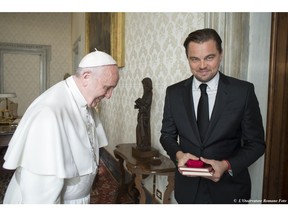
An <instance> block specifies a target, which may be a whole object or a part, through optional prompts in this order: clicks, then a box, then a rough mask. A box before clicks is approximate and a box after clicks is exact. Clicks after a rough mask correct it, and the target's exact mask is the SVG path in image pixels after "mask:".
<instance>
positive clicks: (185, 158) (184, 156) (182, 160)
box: [176, 151, 199, 167]
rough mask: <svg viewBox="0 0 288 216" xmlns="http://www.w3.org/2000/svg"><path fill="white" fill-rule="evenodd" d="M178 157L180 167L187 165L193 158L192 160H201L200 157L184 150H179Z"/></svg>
mask: <svg viewBox="0 0 288 216" xmlns="http://www.w3.org/2000/svg"><path fill="white" fill-rule="evenodd" d="M176 159H177V160H178V167H179V166H185V164H186V162H187V161H188V160H189V159H191V160H199V158H198V157H196V156H195V155H192V154H190V153H183V152H182V151H178V152H177V153H176Z"/></svg>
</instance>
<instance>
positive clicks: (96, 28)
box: [85, 12, 125, 67]
mask: <svg viewBox="0 0 288 216" xmlns="http://www.w3.org/2000/svg"><path fill="white" fill-rule="evenodd" d="M85 19H86V38H85V42H86V43H85V44H86V48H85V50H86V53H89V52H92V51H94V50H95V48H96V49H97V50H99V51H103V52H106V53H108V54H110V55H111V56H112V57H113V58H114V59H115V60H116V62H117V65H118V67H124V66H125V44H124V42H125V13H123V12H115V13H109V12H97V13H86V17H85Z"/></svg>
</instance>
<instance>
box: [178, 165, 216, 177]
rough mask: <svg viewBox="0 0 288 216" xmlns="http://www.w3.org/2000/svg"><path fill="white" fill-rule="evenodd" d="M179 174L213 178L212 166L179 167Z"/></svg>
mask: <svg viewBox="0 0 288 216" xmlns="http://www.w3.org/2000/svg"><path fill="white" fill-rule="evenodd" d="M178 170H179V172H180V173H181V174H182V175H186V176H213V169H212V167H211V166H206V167H201V168H194V167H186V166H181V167H178Z"/></svg>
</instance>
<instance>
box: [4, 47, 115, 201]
mask: <svg viewBox="0 0 288 216" xmlns="http://www.w3.org/2000/svg"><path fill="white" fill-rule="evenodd" d="M118 80H119V71H118V67H117V64H116V62H115V60H114V59H113V58H112V57H111V56H110V55H108V54H106V53H104V52H100V51H97V50H96V51H95V52H92V53H89V54H88V55H86V56H85V57H84V58H83V59H82V60H81V62H80V64H79V68H78V70H77V72H76V74H75V75H72V76H70V77H69V78H67V79H66V80H63V81H61V82H59V83H57V84H56V85H54V86H52V87H51V88H50V89H48V90H47V91H45V92H44V93H43V94H41V95H40V96H39V97H38V98H36V100H35V101H34V102H33V103H32V104H31V105H30V106H29V108H28V109H27V111H26V112H25V114H24V115H23V118H22V119H21V121H20V123H19V125H18V127H17V130H16V131H15V133H14V135H13V137H12V139H11V141H10V143H9V147H8V149H7V152H6V154H5V157H4V159H5V163H4V165H3V167H4V168H6V169H16V170H15V173H14V175H13V177H12V179H11V181H10V184H9V186H8V188H7V191H6V194H5V197H4V202H3V203H15V204H17V203H65V204H66V203H67V204H68V203H71V204H76V203H90V189H91V186H92V183H93V181H94V177H95V175H96V174H97V168H98V164H99V148H100V147H103V146H106V145H107V144H108V143H107V139H106V135H105V132H104V130H103V127H102V124H101V122H100V119H99V117H98V115H97V112H96V111H95V109H94V107H95V106H96V105H97V104H98V103H99V102H100V101H101V99H103V98H107V99H109V98H110V97H111V95H112V91H113V89H114V88H115V87H116V85H117V83H118Z"/></svg>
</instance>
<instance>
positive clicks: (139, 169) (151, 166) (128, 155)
mask: <svg viewBox="0 0 288 216" xmlns="http://www.w3.org/2000/svg"><path fill="white" fill-rule="evenodd" d="M132 147H134V148H135V147H136V144H135V143H127V144H119V145H117V146H116V149H115V150H114V155H115V157H116V158H117V159H118V161H119V166H120V170H121V174H122V178H121V182H120V193H119V194H121V193H123V192H126V193H127V191H125V190H127V187H126V185H125V168H124V161H125V162H126V167H127V169H128V170H129V171H130V172H131V173H132V175H133V177H134V179H133V181H134V183H135V187H136V189H137V190H138V192H139V203H140V204H144V203H146V194H145V190H144V186H143V184H142V180H143V179H144V178H145V177H147V176H150V175H153V202H155V177H156V176H157V175H162V176H168V185H167V187H166V190H165V192H164V196H163V204H167V203H170V194H171V192H172V191H173V189H174V174H175V169H176V168H175V165H174V163H173V162H172V161H171V160H170V159H169V158H168V157H165V156H164V155H162V154H159V157H157V161H158V162H159V160H161V164H159V165H155V164H156V163H154V162H156V161H153V158H144V159H143V158H142V159H141V158H135V157H133V155H132Z"/></svg>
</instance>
